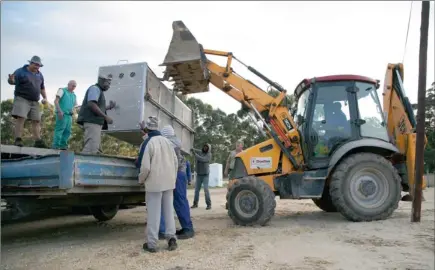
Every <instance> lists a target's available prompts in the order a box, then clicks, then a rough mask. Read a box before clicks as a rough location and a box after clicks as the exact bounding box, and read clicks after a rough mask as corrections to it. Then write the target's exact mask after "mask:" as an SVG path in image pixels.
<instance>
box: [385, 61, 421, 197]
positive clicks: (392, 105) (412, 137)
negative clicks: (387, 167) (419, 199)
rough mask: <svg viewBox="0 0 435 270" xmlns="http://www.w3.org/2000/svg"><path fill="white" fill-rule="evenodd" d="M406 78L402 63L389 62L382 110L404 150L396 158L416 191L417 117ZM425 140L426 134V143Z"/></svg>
mask: <svg viewBox="0 0 435 270" xmlns="http://www.w3.org/2000/svg"><path fill="white" fill-rule="evenodd" d="M403 78H404V70H403V64H388V67H387V71H386V74H385V81H384V92H383V102H384V106H383V107H384V108H383V110H384V115H385V120H386V121H387V131H388V135H389V137H390V140H391V141H392V142H393V143H394V144H395V145H396V147H397V148H398V149H399V151H400V153H401V155H400V156H396V157H394V158H393V162H394V163H395V166H396V168H397V169H398V170H399V173H400V174H401V176H402V178H407V181H405V182H408V185H409V189H410V193H411V194H413V188H414V183H415V142H416V132H415V128H416V125H417V121H416V119H415V115H414V112H413V110H412V107H411V103H410V102H409V99H408V98H407V97H406V95H405V90H404V87H403ZM426 142H427V139H426V137H425V145H426ZM423 185H425V183H423ZM405 191H407V190H406V187H405Z"/></svg>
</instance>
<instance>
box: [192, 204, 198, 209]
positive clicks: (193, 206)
mask: <svg viewBox="0 0 435 270" xmlns="http://www.w3.org/2000/svg"><path fill="white" fill-rule="evenodd" d="M190 208H191V209H193V208H198V205H197V204H195V203H194V204H193V205H192V207H190Z"/></svg>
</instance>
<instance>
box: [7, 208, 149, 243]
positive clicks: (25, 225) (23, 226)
mask: <svg viewBox="0 0 435 270" xmlns="http://www.w3.org/2000/svg"><path fill="white" fill-rule="evenodd" d="M145 226H146V222H145V219H144V220H141V221H130V222H128V223H127V222H123V221H122V220H121V219H119V220H116V217H115V218H114V219H113V220H109V221H106V222H99V221H97V220H95V219H94V218H93V217H92V216H77V215H64V216H60V217H50V218H46V219H44V220H40V219H39V220H37V221H28V222H21V223H15V224H8V225H3V226H2V228H1V237H2V239H1V240H2V241H1V245H2V246H5V245H8V244H12V245H16V244H19V243H20V242H22V243H23V244H24V245H28V244H31V243H32V242H56V241H59V242H61V241H64V240H66V241H71V240H72V241H78V242H81V243H83V241H89V240H92V241H95V240H98V239H102V238H113V239H116V238H118V237H119V236H120V235H122V237H123V239H124V240H126V239H128V238H131V239H132V240H133V239H137V237H141V233H143V230H144V229H145ZM132 230H135V231H138V235H135V234H133V235H132V236H129V235H128V233H127V232H129V231H132Z"/></svg>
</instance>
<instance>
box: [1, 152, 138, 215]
mask: <svg viewBox="0 0 435 270" xmlns="http://www.w3.org/2000/svg"><path fill="white" fill-rule="evenodd" d="M138 174H139V170H138V169H137V168H136V167H135V165H134V159H133V158H129V157H119V156H108V155H86V154H78V153H74V152H71V151H60V150H52V149H40V148H33V147H17V146H12V145H1V198H2V200H4V201H6V205H7V207H6V208H7V210H6V212H3V211H2V221H3V220H4V218H7V219H10V220H17V219H21V218H25V217H27V216H33V215H35V214H37V213H40V212H41V211H44V210H48V209H52V208H61V207H71V208H76V209H88V210H89V212H90V213H91V214H92V215H93V216H94V217H95V218H96V219H97V220H99V221H107V220H110V219H112V218H113V217H114V216H115V215H116V213H117V212H118V209H119V208H120V206H126V205H144V202H145V188H144V186H143V185H140V184H139V183H138ZM5 214H6V215H5Z"/></svg>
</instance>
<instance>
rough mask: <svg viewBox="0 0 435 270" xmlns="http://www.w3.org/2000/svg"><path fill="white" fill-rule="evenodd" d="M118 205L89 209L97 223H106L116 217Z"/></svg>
mask: <svg viewBox="0 0 435 270" xmlns="http://www.w3.org/2000/svg"><path fill="white" fill-rule="evenodd" d="M118 209H119V205H101V206H92V207H90V210H91V213H92V215H93V216H94V218H96V219H97V220H98V221H108V220H111V219H112V218H114V217H115V216H116V214H117V213H118Z"/></svg>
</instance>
